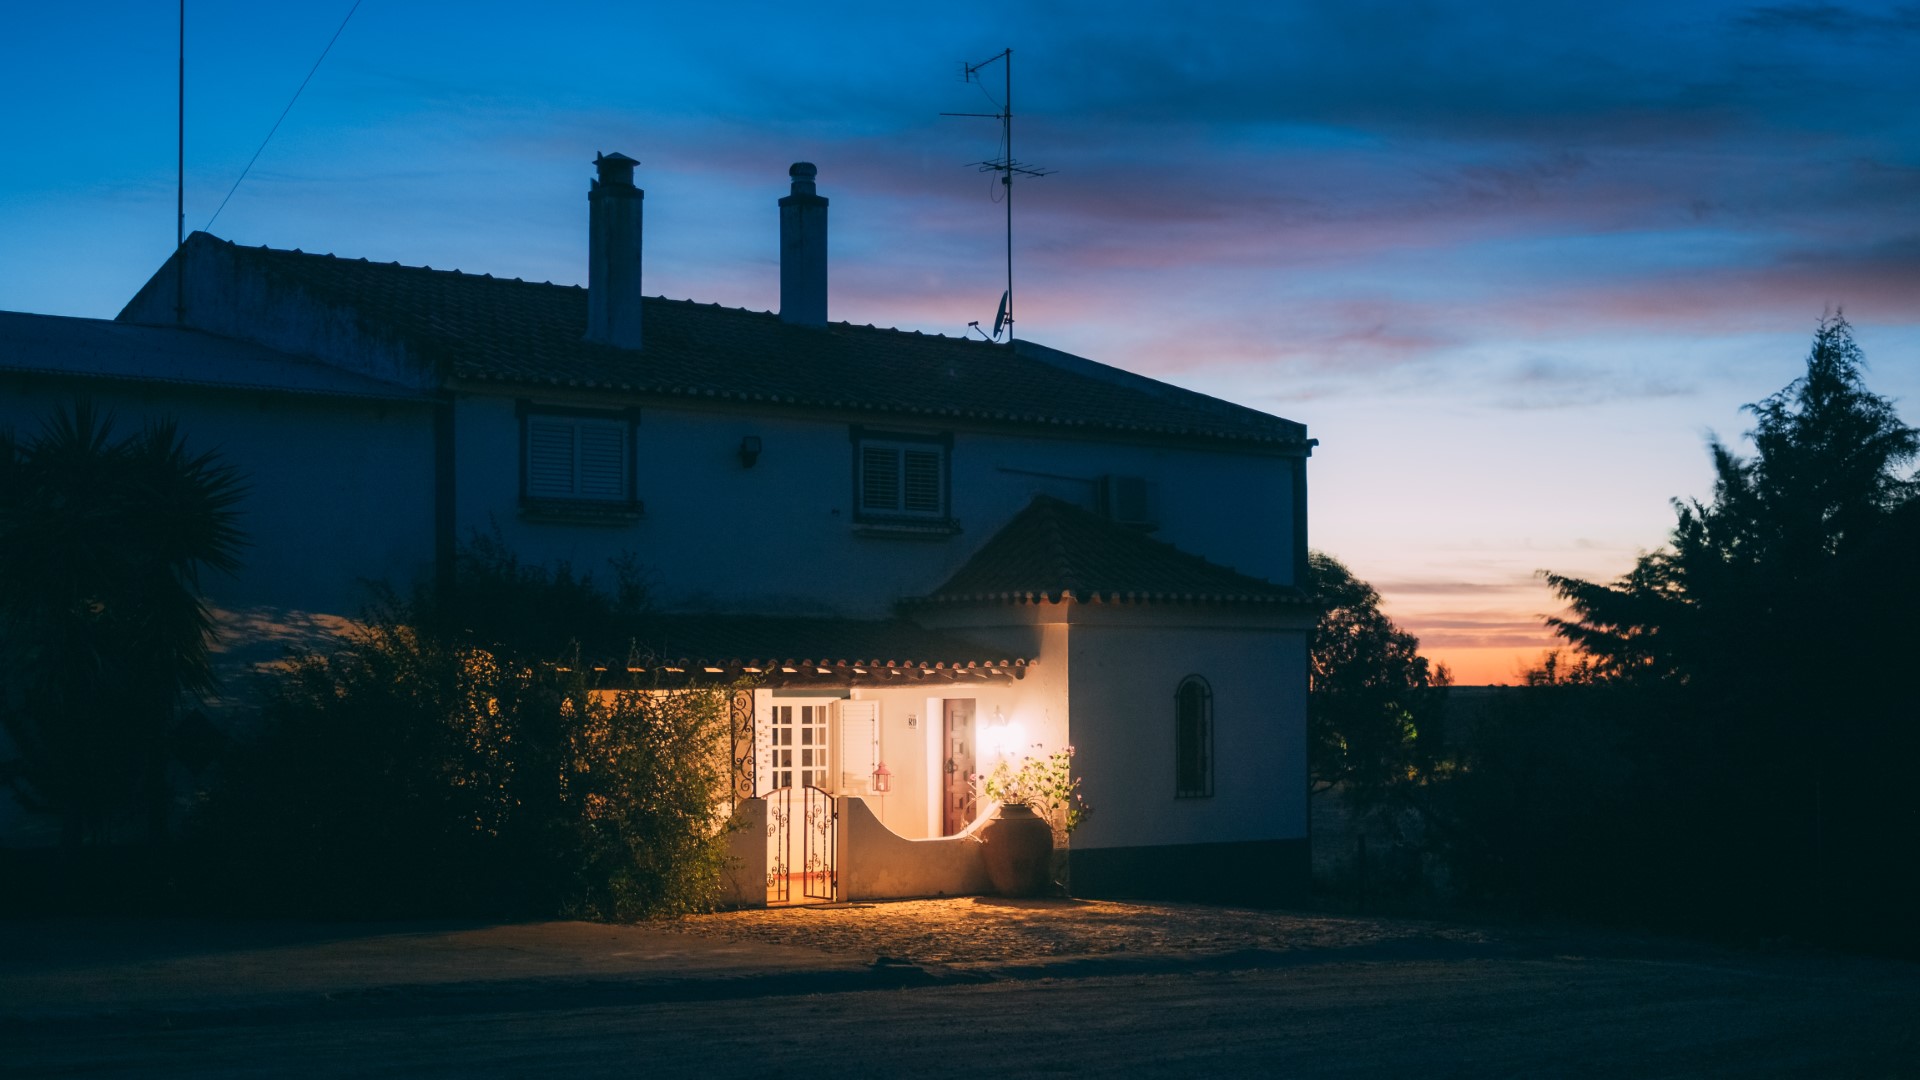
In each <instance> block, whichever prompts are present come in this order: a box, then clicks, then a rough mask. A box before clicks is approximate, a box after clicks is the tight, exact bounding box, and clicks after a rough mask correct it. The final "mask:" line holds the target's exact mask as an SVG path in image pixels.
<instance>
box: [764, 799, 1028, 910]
mask: <svg viewBox="0 0 1920 1080" xmlns="http://www.w3.org/2000/svg"><path fill="white" fill-rule="evenodd" d="M755 801H758V800H755ZM839 803H840V850H839V854H838V863H839V873H840V899H841V900H906V899H911V898H913V897H922V896H977V895H980V894H982V893H990V892H992V891H993V883H992V882H991V881H990V880H989V879H988V878H987V864H986V860H985V858H983V856H982V851H983V850H984V849H983V848H982V845H981V843H980V841H979V839H978V838H977V837H976V836H975V834H976V833H978V832H979V831H980V828H981V827H982V826H983V825H984V824H985V819H984V818H982V819H981V820H979V821H976V822H974V823H973V824H972V825H969V826H967V828H966V831H964V832H962V833H960V834H959V835H957V836H944V837H939V838H935V839H930V840H909V839H907V838H906V837H904V836H901V835H899V834H897V833H895V832H894V831H893V830H891V829H889V828H887V827H886V825H884V824H882V823H881V821H880V819H879V818H877V817H875V816H874V814H873V810H872V808H870V807H868V806H867V804H866V800H864V799H861V798H859V797H858V796H842V797H841V798H840V800H839ZM764 812H765V811H764V809H763V810H762V813H764Z"/></svg>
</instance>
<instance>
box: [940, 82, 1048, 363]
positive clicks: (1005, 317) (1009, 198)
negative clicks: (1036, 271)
mask: <svg viewBox="0 0 1920 1080" xmlns="http://www.w3.org/2000/svg"><path fill="white" fill-rule="evenodd" d="M996 63H997V64H1000V65H1001V72H1002V74H1003V75H1004V76H1005V86H1006V89H1005V92H1004V94H1003V95H1002V97H1001V99H1000V101H998V102H996V104H998V105H999V106H1000V111H999V112H991V113H941V114H940V115H941V116H975V117H980V118H982V119H988V120H998V121H1000V156H999V157H997V158H993V159H991V160H988V161H976V162H973V163H972V166H973V167H974V168H976V169H978V170H979V171H981V172H983V173H984V172H993V173H999V174H1000V185H1001V186H1000V201H1001V202H1003V203H1005V204H1006V207H1007V291H1006V294H1005V295H1003V296H1002V297H1001V298H1000V316H999V318H997V319H995V320H994V325H993V336H992V338H991V340H994V341H998V340H999V339H1000V331H1001V329H1002V328H1003V327H1004V328H1005V329H1006V332H1007V340H1008V341H1009V342H1011V341H1012V340H1013V177H1014V175H1015V174H1016V173H1017V174H1019V175H1021V176H1031V177H1035V178H1038V177H1042V176H1046V175H1048V174H1050V173H1052V172H1053V171H1054V170H1052V169H1043V168H1040V167H1038V166H1032V165H1027V164H1024V163H1022V162H1020V161H1019V160H1017V159H1016V158H1014V156H1013V50H1012V49H1003V50H1001V51H1000V52H999V53H997V54H995V55H993V56H990V57H988V58H987V59H985V60H982V61H980V62H979V63H977V64H967V63H963V64H961V65H960V73H961V79H962V81H964V82H970V83H979V84H980V89H981V91H982V92H985V91H986V84H985V83H983V82H981V79H980V75H981V72H982V71H984V70H986V69H987V68H988V67H990V66H992V65H993V64H996ZM987 100H989V101H992V100H993V95H992V94H988V95H987ZM971 325H973V328H974V329H976V330H978V329H979V328H980V327H979V325H978V324H971Z"/></svg>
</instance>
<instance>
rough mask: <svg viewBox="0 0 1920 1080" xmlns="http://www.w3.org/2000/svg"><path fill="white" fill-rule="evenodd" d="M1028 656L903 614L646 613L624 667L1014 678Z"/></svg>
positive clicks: (654, 673) (857, 679)
mask: <svg viewBox="0 0 1920 1080" xmlns="http://www.w3.org/2000/svg"><path fill="white" fill-rule="evenodd" d="M1032 659H1033V658H1032V657H1029V656H1023V655H1019V654H1017V653H1015V652H1012V651H1009V650H1007V649H997V648H993V647H989V646H983V645H980V644H977V643H975V642H971V641H964V640H962V639H960V638H956V637H953V636H952V635H949V634H944V633H940V632H938V631H933V630H928V629H926V628H924V627H922V626H919V625H916V624H914V623H911V622H908V621H906V620H905V619H871V620H869V619H835V618H815V617H806V616H785V615H728V614H680V615H654V616H650V617H649V618H648V619H647V620H646V624H645V627H644V629H643V631H642V633H641V634H640V635H639V636H638V637H636V639H635V644H634V650H633V653H632V655H631V656H629V657H628V658H627V661H626V665H625V666H626V672H627V674H628V675H629V676H630V677H634V676H645V677H647V678H649V679H651V678H655V677H665V678H667V679H669V680H678V679H697V678H706V679H714V680H723V679H733V678H740V677H750V678H753V679H755V680H757V681H758V682H759V683H760V684H761V685H772V686H805V685H814V686H847V685H854V686H874V685H889V686H891V685H899V686H904V685H908V684H910V683H918V682H985V681H993V680H998V679H1018V678H1020V677H1021V676H1023V675H1025V674H1026V668H1027V664H1028V663H1029V662H1031V661H1032ZM595 666H596V667H599V666H602V665H595Z"/></svg>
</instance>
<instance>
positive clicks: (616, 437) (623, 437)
mask: <svg viewBox="0 0 1920 1080" xmlns="http://www.w3.org/2000/svg"><path fill="white" fill-rule="evenodd" d="M579 425H580V426H579V428H578V429H577V432H578V436H579V447H580V469H579V488H578V490H577V491H576V492H575V495H576V496H577V497H579V498H582V499H603V500H609V499H624V498H626V497H627V425H626V424H625V422H623V421H614V420H582V421H580V422H579Z"/></svg>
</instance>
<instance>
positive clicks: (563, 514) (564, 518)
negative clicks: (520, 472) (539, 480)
mask: <svg viewBox="0 0 1920 1080" xmlns="http://www.w3.org/2000/svg"><path fill="white" fill-rule="evenodd" d="M645 515H646V510H645V507H644V505H643V504H642V503H641V502H640V501H639V500H638V499H636V500H634V501H632V502H596V501H594V500H591V499H521V500H520V520H522V521H534V522H541V523H546V524H558V525H630V524H632V523H633V522H636V521H639V520H640V519H641V518H642V517H644V516H645Z"/></svg>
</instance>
